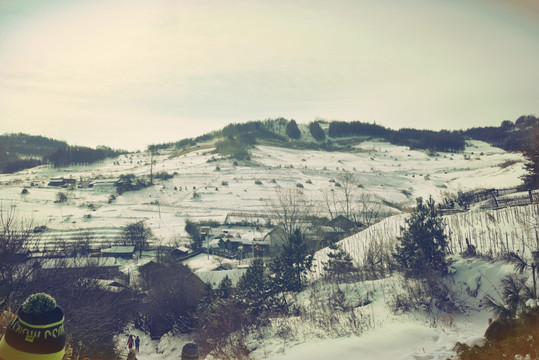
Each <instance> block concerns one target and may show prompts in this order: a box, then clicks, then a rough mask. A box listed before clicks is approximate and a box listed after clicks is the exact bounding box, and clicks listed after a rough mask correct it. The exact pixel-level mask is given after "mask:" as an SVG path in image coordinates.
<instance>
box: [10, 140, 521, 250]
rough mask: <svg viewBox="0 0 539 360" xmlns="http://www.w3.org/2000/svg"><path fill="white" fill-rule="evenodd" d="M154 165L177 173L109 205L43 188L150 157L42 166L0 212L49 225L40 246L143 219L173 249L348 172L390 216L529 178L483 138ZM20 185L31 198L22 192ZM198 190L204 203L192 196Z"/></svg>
mask: <svg viewBox="0 0 539 360" xmlns="http://www.w3.org/2000/svg"><path fill="white" fill-rule="evenodd" d="M213 159H217V161H211V160H213ZM154 160H156V162H155V165H154V167H153V172H154V174H155V173H158V172H162V171H166V172H168V173H169V174H173V173H176V175H175V176H174V177H173V178H172V179H170V180H167V181H161V180H156V181H155V182H156V184H157V185H155V186H153V187H150V188H146V189H144V190H141V191H137V192H127V193H124V194H123V195H121V196H119V197H118V198H117V199H116V200H114V201H113V202H112V203H110V204H109V203H108V199H109V197H110V195H112V194H114V193H115V189H114V188H113V187H112V186H107V185H102V186H96V187H94V188H88V187H83V188H78V187H75V188H74V189H73V190H68V189H61V188H55V187H51V186H47V184H48V183H49V180H50V178H53V177H65V178H73V179H76V180H77V181H80V180H82V181H86V182H91V181H95V180H99V179H101V180H103V179H117V178H118V177H119V176H120V175H122V174H135V175H137V176H140V175H149V174H150V155H149V154H148V153H133V154H127V155H123V156H120V157H119V158H116V159H109V160H106V161H103V162H101V163H98V164H94V165H91V166H72V167H69V168H59V169H55V168H51V167H48V166H42V167H38V168H34V169H30V170H26V171H21V172H19V173H16V174H10V175H8V174H2V175H0V202H1V206H2V207H3V208H8V207H12V208H14V209H16V210H17V212H18V213H19V214H21V215H23V216H24V217H26V218H31V219H33V221H34V223H35V224H36V225H42V224H44V225H46V226H47V228H48V229H49V231H48V232H46V233H44V234H43V243H54V242H55V241H57V240H58V239H63V240H65V241H67V242H69V241H73V240H74V239H75V238H77V237H81V236H83V237H87V236H90V237H91V239H92V242H93V243H95V244H109V243H111V242H113V241H114V240H115V239H116V238H117V237H118V234H119V232H120V231H121V227H122V226H125V225H126V224H129V223H132V222H135V221H139V220H144V221H145V222H146V224H147V225H148V226H150V227H151V229H152V231H153V233H154V234H155V236H156V239H154V241H156V242H160V243H163V244H167V243H171V242H173V241H174V240H177V239H185V236H186V234H185V232H184V227H185V220H186V219H187V218H189V219H192V220H195V221H196V220H201V219H204V220H210V219H213V220H218V221H224V220H225V219H226V218H227V215H228V214H230V213H232V212H239V213H268V200H271V199H273V198H275V196H276V190H277V189H278V188H283V187H296V186H297V184H301V185H303V188H302V189H301V191H302V192H303V193H304V194H305V196H306V197H307V198H309V199H314V200H322V199H321V197H322V193H323V192H324V191H327V190H329V189H335V191H338V190H339V189H336V188H335V183H334V182H330V180H336V181H337V182H338V181H339V178H340V177H342V176H343V175H344V174H351V175H352V176H353V178H354V180H355V181H356V182H357V183H358V184H359V185H360V187H358V188H357V189H356V192H357V193H358V194H359V193H366V194H369V195H370V196H373V197H374V201H377V202H379V203H381V202H382V201H385V204H386V205H384V207H385V209H386V210H388V211H392V212H398V210H397V209H396V208H394V207H391V204H394V206H397V207H401V208H402V207H407V206H413V205H414V204H415V198H416V197H418V196H423V197H428V196H429V195H432V196H433V197H434V198H435V199H437V200H439V199H441V198H442V197H443V196H444V194H455V193H456V192H457V191H458V190H463V191H466V190H471V189H476V188H491V187H496V188H502V187H510V186H515V185H518V184H519V183H520V179H519V176H520V175H521V174H523V169H522V164H523V157H522V155H521V154H519V153H506V152H504V151H503V150H500V149H498V148H494V147H491V146H489V145H488V144H486V143H483V142H479V141H471V142H469V143H468V146H467V148H466V150H465V151H464V152H463V153H459V154H453V153H438V154H436V156H429V155H428V154H427V152H425V151H416V150H409V149H408V148H407V147H402V146H395V145H391V144H389V143H386V142H377V141H367V142H363V143H360V144H359V145H358V146H357V147H356V150H355V151H350V152H324V151H307V150H293V149H288V148H279V147H269V146H258V147H257V148H255V149H254V150H253V151H252V161H251V162H249V163H241V162H240V163H239V164H238V165H237V166H234V164H233V162H232V161H230V160H226V159H219V156H218V155H215V154H212V153H211V149H209V150H196V151H192V152H188V153H185V154H181V155H176V154H175V153H174V152H173V151H161V153H160V154H159V155H157V156H155V157H154ZM502 164H506V165H507V164H510V165H509V166H500V165H502ZM257 180H258V183H259V184H256V183H255V181H257ZM272 180H275V181H274V182H272ZM32 183H33V184H34V185H36V186H31V184H32ZM223 184H226V185H223ZM24 188H27V189H28V191H29V193H28V194H21V192H22V190H23V189H24ZM195 191H196V193H197V194H198V197H193V194H194V192H195ZM58 192H63V193H65V194H66V195H67V199H68V200H67V202H65V203H62V204H58V203H55V200H56V196H57V194H58ZM388 204H389V205H388ZM323 208H324V206H323V205H322V204H321V205H320V209H323ZM185 241H186V240H185Z"/></svg>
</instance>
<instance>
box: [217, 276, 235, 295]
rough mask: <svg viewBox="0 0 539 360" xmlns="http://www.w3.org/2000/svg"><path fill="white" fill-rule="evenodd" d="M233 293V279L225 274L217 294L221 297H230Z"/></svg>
mask: <svg viewBox="0 0 539 360" xmlns="http://www.w3.org/2000/svg"><path fill="white" fill-rule="evenodd" d="M231 294H232V280H230V278H229V277H228V275H226V276H225V278H224V279H223V280H221V282H220V283H219V287H218V288H217V295H218V296H219V297H220V298H221V299H228V298H229V297H230V295H231Z"/></svg>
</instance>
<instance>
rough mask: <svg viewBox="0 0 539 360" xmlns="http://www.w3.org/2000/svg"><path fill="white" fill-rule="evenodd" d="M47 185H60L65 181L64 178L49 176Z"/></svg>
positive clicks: (64, 183)
mask: <svg viewBox="0 0 539 360" xmlns="http://www.w3.org/2000/svg"><path fill="white" fill-rule="evenodd" d="M48 185H49V186H60V187H62V186H65V185H66V182H65V179H64V178H51V179H50V181H49V184H48Z"/></svg>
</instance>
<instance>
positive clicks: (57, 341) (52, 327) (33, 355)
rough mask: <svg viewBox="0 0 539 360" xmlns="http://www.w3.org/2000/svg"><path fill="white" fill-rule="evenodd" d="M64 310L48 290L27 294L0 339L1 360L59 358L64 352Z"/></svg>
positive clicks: (47, 359) (59, 359) (53, 359)
mask: <svg viewBox="0 0 539 360" xmlns="http://www.w3.org/2000/svg"><path fill="white" fill-rule="evenodd" d="M64 347H65V333H64V313H63V311H62V309H60V308H59V307H58V306H57V305H56V301H55V300H54V298H53V297H52V296H50V295H48V294H44V293H37V294H33V295H30V296H29V297H28V298H27V299H26V301H25V302H24V303H23V304H22V306H21V307H20V308H19V310H18V311H17V317H16V318H15V320H13V321H12V322H11V323H10V324H9V326H8V328H7V330H6V334H5V335H4V337H3V338H2V340H0V358H1V359H3V360H61V359H62V358H63V356H64V352H65V349H64Z"/></svg>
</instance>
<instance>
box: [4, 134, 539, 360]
mask: <svg viewBox="0 0 539 360" xmlns="http://www.w3.org/2000/svg"><path fill="white" fill-rule="evenodd" d="M252 155H253V156H252V158H253V160H252V162H250V163H248V164H241V163H240V164H238V165H237V166H234V165H233V163H232V162H231V161H229V160H224V159H221V160H217V161H211V162H208V160H210V159H212V157H218V156H217V155H214V154H211V153H210V152H209V151H207V150H204V151H203V150H200V151H193V152H190V153H187V154H182V155H179V156H176V155H175V154H174V153H172V152H162V153H161V154H159V155H158V156H157V157H156V160H157V162H156V164H155V165H154V169H153V171H154V173H156V172H159V171H167V172H168V173H174V172H177V175H176V176H174V177H173V178H172V179H170V180H167V181H157V185H156V186H154V187H151V188H147V189H145V190H142V191H138V192H131V193H125V194H123V195H121V196H119V197H118V198H117V199H116V200H115V201H113V202H112V203H110V204H109V203H108V201H107V200H108V198H109V196H110V195H111V194H113V193H114V189H113V188H107V187H100V188H75V189H73V190H67V189H58V188H52V187H48V186H47V183H48V181H49V178H51V177H58V176H64V177H67V178H69V177H72V178H75V179H77V180H80V179H82V180H86V181H91V180H96V179H99V178H101V179H112V178H117V177H119V176H120V175H121V174H128V173H133V174H136V175H147V174H149V172H150V163H149V162H150V157H149V154H144V153H135V154H128V155H125V156H121V157H119V158H117V159H110V160H107V161H104V162H102V163H100V164H97V165H92V166H73V167H70V168H62V169H54V168H50V167H40V168H35V169H31V170H28V171H23V172H20V173H17V174H13V175H0V201H1V203H2V207H3V208H4V209H5V208H8V207H11V208H13V209H16V211H17V212H18V213H19V214H20V215H22V216H24V217H28V218H32V219H33V221H34V223H35V224H36V225H41V224H45V225H46V226H47V228H48V229H49V230H48V231H47V232H46V233H45V234H44V239H45V242H49V243H51V242H54V241H56V239H58V238H64V239H66V240H68V241H69V239H73V238H74V237H75V236H76V235H73V234H80V233H90V234H91V237H92V241H94V242H95V243H105V244H106V243H110V242H112V241H114V240H115V238H116V237H117V236H118V234H119V232H120V231H121V227H122V226H124V225H126V224H128V223H131V222H134V221H138V220H145V221H146V223H147V224H148V225H149V226H150V227H151V229H152V231H153V233H154V234H155V236H156V239H155V240H154V241H156V242H157V241H159V242H161V243H170V242H173V241H174V240H176V239H185V233H184V230H183V229H184V226H185V220H186V219H187V218H190V219H193V220H200V219H215V220H219V221H224V220H225V219H226V217H227V215H228V214H229V213H232V212H240V213H242V212H243V213H264V212H267V208H266V206H267V203H268V200H270V199H272V198H274V197H275V192H276V189H277V188H278V187H286V186H293V187H295V186H296V184H298V183H300V184H302V185H303V188H302V189H301V191H303V192H304V193H305V195H306V196H307V197H309V198H313V199H318V200H321V198H320V196H321V193H322V192H323V191H325V190H326V189H329V188H331V187H333V186H334V183H333V182H330V180H331V179H339V177H340V176H342V175H343V174H345V173H347V174H352V175H353V176H354V178H355V179H356V181H357V182H358V183H359V184H361V185H362V187H361V188H358V189H357V191H358V192H365V193H369V194H374V195H375V196H376V199H377V201H380V202H381V201H382V200H383V201H385V203H386V204H388V203H389V204H396V205H399V207H401V208H402V207H411V206H413V205H414V204H415V198H416V197H417V196H423V197H428V196H429V195H432V196H433V197H434V198H435V199H436V200H440V199H441V198H442V197H443V196H444V195H445V194H454V193H456V192H457V191H459V190H462V191H466V190H471V189H478V188H491V187H496V188H503V187H511V186H516V185H518V184H520V179H519V177H520V176H521V175H522V174H523V169H522V164H523V158H522V155H521V154H517V153H506V152H504V151H502V150H500V149H497V148H493V147H491V146H489V145H487V144H485V143H483V142H478V141H473V142H470V143H469V144H468V147H467V148H466V151H465V152H464V153H459V154H451V153H438V154H437V155H436V156H429V155H428V154H427V153H426V152H423V151H415V150H409V149H408V148H406V147H400V146H394V145H390V144H388V143H385V142H376V141H369V142H364V143H361V144H360V145H358V146H357V148H356V150H355V151H350V152H345V153H343V152H322V151H306V150H292V149H285V148H277V147H269V146H259V147H257V148H256V149H254V150H253V152H252ZM502 164H503V166H502ZM217 167H218V168H219V169H217ZM273 179H275V183H274V182H272V180H273ZM256 180H259V181H260V182H261V184H256V183H255V181H256ZM308 180H310V181H308ZM223 182H226V183H228V185H223ZM31 183H34V184H38V185H37V186H30V184H31ZM25 187H26V188H27V189H28V190H29V194H26V195H23V194H21V191H22V189H23V188H25ZM195 187H196V193H197V194H198V195H199V197H193V193H194V191H195V190H194V188H195ZM59 191H62V192H65V193H66V194H67V196H68V201H67V203H64V204H57V203H55V202H54V200H55V197H56V194H57V193H58V192H59ZM335 191H338V189H335ZM393 211H395V213H397V215H395V216H392V217H390V218H386V219H385V220H383V221H381V222H380V223H377V224H376V225H374V226H372V227H370V228H368V229H366V230H365V231H363V232H361V233H358V234H356V235H353V236H351V237H349V238H346V239H344V240H342V241H341V245H342V247H343V248H344V249H345V250H347V251H348V252H349V253H350V254H351V255H352V257H353V258H354V260H356V261H361V259H362V255H363V252H364V249H365V247H366V245H367V244H368V243H369V242H372V241H377V242H380V243H391V242H393V241H395V236H396V235H398V234H399V231H400V226H402V225H403V224H404V219H405V216H406V215H405V214H398V211H397V210H396V209H395V208H394V209H393ZM538 213H539V209H538V207H537V205H530V206H525V207H519V208H507V209H503V210H498V211H480V210H477V211H469V212H467V213H461V214H456V215H451V216H447V217H446V218H445V219H446V233H447V234H448V235H449V238H450V241H451V248H452V250H453V252H455V253H458V252H460V251H461V249H462V247H463V246H464V245H463V244H464V241H465V239H466V238H468V239H469V240H470V241H471V242H472V243H473V244H474V245H476V246H477V248H478V250H479V251H480V252H488V251H491V252H492V253H493V254H496V253H497V252H500V251H502V249H504V247H505V248H508V249H510V250H513V251H517V250H519V251H522V249H524V250H525V251H526V252H527V251H529V250H530V246H532V244H534V241H536V240H535V236H536V233H537V231H538V229H539V223H538V218H539V216H538ZM88 215H89V216H88ZM185 241H187V240H185ZM326 258H327V250H326V249H323V250H321V251H319V252H318V253H317V254H316V257H315V264H316V267H315V271H314V272H313V274H312V280H313V283H314V284H318V285H314V286H321V285H320V281H318V279H319V277H320V275H321V269H322V262H323V261H325V259H326ZM454 260H455V261H454V263H453V264H452V267H453V269H454V272H455V273H454V278H455V281H456V283H455V284H456V285H455V286H457V287H459V286H460V287H461V288H462V289H463V292H465V289H466V288H468V289H475V288H477V281H478V280H477V279H478V278H481V286H480V287H479V288H478V296H477V297H472V298H470V297H468V298H467V300H466V301H467V306H468V311H466V313H464V314H458V315H457V314H444V316H441V315H440V314H438V316H436V317H433V316H432V315H430V316H429V315H425V314H419V313H417V314H410V313H408V314H405V315H398V314H395V313H393V311H391V309H390V306H389V305H388V302H389V301H390V293H391V289H395V288H398V285H399V283H400V281H401V280H400V278H399V277H390V278H388V279H385V280H378V281H374V282H365V283H361V284H356V285H355V286H348V287H343V288H342V289H341V290H342V291H343V292H344V293H345V295H346V299H347V301H349V302H351V303H354V302H355V303H357V302H358V301H359V300H358V299H361V298H363V297H366V296H368V298H369V300H370V301H371V302H370V303H369V304H368V305H365V306H362V307H360V309H359V310H358V311H359V312H360V313H361V319H362V323H361V326H360V327H359V330H358V329H356V330H357V331H348V332H347V330H346V328H343V329H341V330H340V332H339V333H337V334H331V333H328V332H326V331H325V330H324V329H323V328H317V327H316V326H315V325H314V323H313V322H310V321H307V320H305V319H294V318H290V319H282V321H281V320H279V319H277V320H276V323H275V325H274V330H275V328H278V327H282V326H286V327H289V328H290V332H289V334H288V335H287V336H286V337H284V336H278V334H276V333H275V331H274V332H273V333H272V332H271V330H268V331H269V333H267V334H266V335H267V336H265V337H263V338H261V337H260V336H256V335H257V334H252V336H250V337H249V338H248V344H247V345H248V346H249V347H250V348H251V349H252V350H253V352H252V357H253V358H255V359H283V360H296V359H310V360H316V359H342V360H348V359H425V360H426V359H435V360H445V359H450V358H454V356H455V355H454V353H453V352H452V350H451V349H452V348H453V346H454V344H455V343H456V342H457V341H464V342H468V343H472V342H473V343H475V342H480V341H481V337H482V334H483V332H484V330H485V328H486V325H487V318H488V317H489V316H490V314H489V313H488V312H487V311H485V310H484V309H483V308H482V307H481V298H482V297H484V295H486V294H490V295H492V296H496V294H497V289H496V286H497V285H498V284H499V279H500V278H501V277H503V276H504V275H505V274H507V273H508V272H510V271H512V268H511V267H510V266H509V265H506V264H503V263H499V262H497V263H490V262H488V261H487V260H482V259H478V258H474V259H463V258H461V257H460V256H458V255H455V258H454ZM139 261H140V260H139ZM218 264H219V261H217V260H216V259H215V258H214V257H209V256H207V255H200V256H198V257H196V258H193V259H190V261H189V266H190V267H191V268H192V269H193V270H194V271H199V272H205V271H209V270H212V269H213V268H215V267H217V265H218ZM124 267H125V269H130V270H133V269H134V267H135V265H134V264H132V263H127V264H125V266H124ZM330 288H331V287H322V288H320V287H311V288H308V289H307V290H305V291H304V292H303V293H301V294H300V295H299V296H298V302H300V303H302V304H307V305H308V304H309V302H312V301H313V296H315V294H317V296H322V297H323V296H325V292H327V291H330V290H329V289H330ZM126 332H129V333H132V334H136V335H139V336H140V337H141V340H142V341H141V353H140V354H139V355H138V359H139V360H157V359H159V360H172V359H178V358H179V357H180V354H181V348H182V346H183V344H184V343H185V342H188V341H189V338H187V337H181V338H180V337H175V336H165V337H163V338H162V339H161V340H160V341H152V340H150V338H149V337H148V336H147V335H146V334H143V333H141V332H140V331H138V330H134V329H126ZM359 333H360V334H359ZM126 341H127V336H126V335H125V334H122V335H118V339H117V342H118V346H119V348H120V349H123V350H125V342H126Z"/></svg>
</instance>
